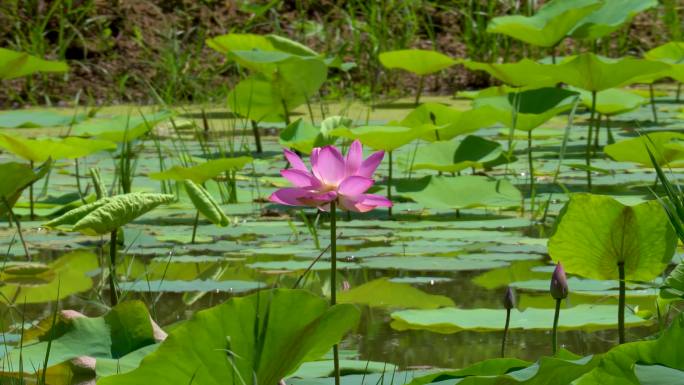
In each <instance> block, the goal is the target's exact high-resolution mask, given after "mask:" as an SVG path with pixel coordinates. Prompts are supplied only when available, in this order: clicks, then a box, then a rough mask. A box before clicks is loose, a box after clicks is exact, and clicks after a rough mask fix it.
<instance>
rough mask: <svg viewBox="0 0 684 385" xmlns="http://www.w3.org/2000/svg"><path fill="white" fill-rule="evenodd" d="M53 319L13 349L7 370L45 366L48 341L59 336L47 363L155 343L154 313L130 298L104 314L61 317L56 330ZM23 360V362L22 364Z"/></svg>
mask: <svg viewBox="0 0 684 385" xmlns="http://www.w3.org/2000/svg"><path fill="white" fill-rule="evenodd" d="M47 321H49V322H50V323H48V324H46V325H45V326H46V329H47V330H43V331H42V333H41V334H40V335H39V336H38V338H37V340H34V341H26V342H25V344H24V346H23V348H22V349H14V350H12V351H10V352H9V353H8V354H7V355H6V356H4V357H3V358H2V361H0V368H2V372H4V373H17V372H18V370H19V368H20V367H23V373H25V374H34V373H38V372H39V371H40V370H42V369H43V368H44V364H45V359H46V357H48V354H47V351H48V341H46V339H49V338H50V336H51V335H53V333H54V336H55V337H56V338H55V339H54V340H53V341H52V344H51V346H50V350H49V357H48V361H47V367H48V368H51V367H53V366H55V365H59V364H62V363H64V362H67V361H69V360H72V359H74V358H77V357H84V356H88V357H92V358H95V359H96V360H97V359H101V358H102V359H116V358H120V357H122V356H124V355H126V354H127V353H129V352H131V351H133V350H136V349H138V348H141V347H144V346H148V345H151V344H154V342H155V341H154V335H153V332H152V325H151V323H150V314H149V313H148V312H147V308H146V307H145V305H144V304H143V303H142V302H140V301H126V302H122V303H120V304H119V305H117V306H115V307H114V308H113V309H112V310H111V311H110V312H109V313H107V314H106V315H104V316H103V317H96V318H90V317H85V316H80V317H74V318H64V316H60V317H58V321H57V323H56V324H55V328H54V331H53V329H52V328H51V321H52V318H51V317H50V319H49V320H47ZM20 360H22V363H21V364H20Z"/></svg>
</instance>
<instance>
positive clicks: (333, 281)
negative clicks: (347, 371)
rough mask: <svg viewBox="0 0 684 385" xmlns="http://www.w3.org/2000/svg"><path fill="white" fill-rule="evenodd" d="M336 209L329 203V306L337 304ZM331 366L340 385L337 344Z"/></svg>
mask: <svg viewBox="0 0 684 385" xmlns="http://www.w3.org/2000/svg"><path fill="white" fill-rule="evenodd" d="M336 222H337V207H336V202H335V201H332V202H330V304H331V305H333V306H334V305H335V304H336V303H337V223H336ZM333 365H334V371H335V385H340V352H339V349H338V346H337V344H335V345H333Z"/></svg>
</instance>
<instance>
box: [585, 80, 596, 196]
mask: <svg viewBox="0 0 684 385" xmlns="http://www.w3.org/2000/svg"><path fill="white" fill-rule="evenodd" d="M595 114H596V91H591V116H590V117H589V126H588V129H587V148H586V149H585V153H584V155H585V160H586V164H587V189H588V190H589V191H591V134H592V128H593V126H594V115H595Z"/></svg>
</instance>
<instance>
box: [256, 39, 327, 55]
mask: <svg viewBox="0 0 684 385" xmlns="http://www.w3.org/2000/svg"><path fill="white" fill-rule="evenodd" d="M266 39H267V40H268V41H269V42H270V43H271V45H272V46H273V48H275V49H277V50H280V51H283V52H287V53H290V54H293V55H299V56H318V53H317V52H316V51H314V50H312V49H311V48H309V47H307V46H305V45H304V44H302V43H300V42H297V41H294V40H291V39H288V38H286V37H283V36H278V35H273V34H268V35H266Z"/></svg>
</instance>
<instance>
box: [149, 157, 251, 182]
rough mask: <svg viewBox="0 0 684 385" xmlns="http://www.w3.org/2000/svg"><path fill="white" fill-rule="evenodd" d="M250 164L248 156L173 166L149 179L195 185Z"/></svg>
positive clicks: (152, 175)
mask: <svg viewBox="0 0 684 385" xmlns="http://www.w3.org/2000/svg"><path fill="white" fill-rule="evenodd" d="M250 162H252V158H251V157H249V156H239V157H236V158H220V159H212V160H208V161H206V162H204V163H200V164H198V165H196V166H191V167H181V166H173V167H171V168H169V169H168V170H164V171H162V172H155V173H151V174H150V175H149V177H150V178H151V179H155V180H175V181H179V182H182V181H184V180H186V179H187V180H191V181H193V182H195V183H204V182H206V181H208V180H211V179H214V178H216V177H217V176H219V175H221V174H222V173H224V172H226V171H237V170H241V169H242V168H243V167H245V166H246V165H247V164H249V163H250Z"/></svg>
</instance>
